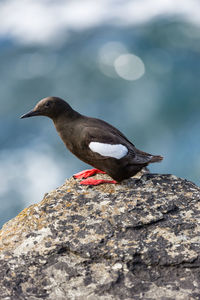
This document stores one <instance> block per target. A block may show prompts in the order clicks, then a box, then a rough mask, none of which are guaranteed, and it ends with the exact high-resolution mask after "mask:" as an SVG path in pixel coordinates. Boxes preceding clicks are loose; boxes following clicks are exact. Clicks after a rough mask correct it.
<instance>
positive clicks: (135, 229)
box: [0, 172, 200, 300]
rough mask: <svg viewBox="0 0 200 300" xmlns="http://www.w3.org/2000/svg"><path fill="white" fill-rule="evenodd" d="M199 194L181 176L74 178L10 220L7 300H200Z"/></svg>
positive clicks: (0, 295)
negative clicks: (86, 181)
mask: <svg viewBox="0 0 200 300" xmlns="http://www.w3.org/2000/svg"><path fill="white" fill-rule="evenodd" d="M96 177H97V178H106V175H102V174H101V175H96ZM199 200H200V188H199V187H197V186H196V185H195V184H193V183H191V182H189V181H187V180H184V179H180V178H177V177H176V176H173V175H159V174H147V173H146V174H145V172H143V173H142V174H139V176H137V177H132V178H130V179H128V180H125V181H124V182H122V183H121V184H116V185H111V184H105V185H100V186H93V187H91V186H81V185H80V184H79V180H75V179H73V178H70V179H69V180H67V181H66V182H65V184H64V185H62V186H61V187H59V188H57V189H56V190H55V191H52V192H50V193H47V194H45V196H44V199H43V200H42V201H41V202H40V203H38V204H35V205H32V206H30V207H28V208H26V209H24V210H23V211H22V212H21V213H20V214H19V215H18V216H17V217H16V218H14V219H12V220H11V221H9V222H8V223H6V224H5V225H4V226H3V228H2V230H1V232H0V250H1V251H0V264H1V273H0V299H30V300H36V299H51V300H54V299H56V300H66V299H70V300H71V299H75V300H76V299H88V300H92V299H102V300H103V299H120V300H123V299H127V300H128V299H136V300H137V299H144V300H145V299H148V300H150V299H168V300H169V299H172V300H174V299H178V300H179V299H180V300H182V299H183V300H185V299H191V300H192V299H199V298H198V297H199V295H200V283H199V272H200V262H199V254H200V214H199V212H200V202H199Z"/></svg>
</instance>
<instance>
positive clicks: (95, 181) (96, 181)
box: [80, 178, 117, 185]
mask: <svg viewBox="0 0 200 300" xmlns="http://www.w3.org/2000/svg"><path fill="white" fill-rule="evenodd" d="M102 183H114V184H116V183H117V181H115V180H106V179H93V178H89V179H85V180H82V181H81V182H80V184H83V185H99V184H102Z"/></svg>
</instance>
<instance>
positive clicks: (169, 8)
mask: <svg viewBox="0 0 200 300" xmlns="http://www.w3.org/2000/svg"><path fill="white" fill-rule="evenodd" d="M0 20H1V23H0V103H1V109H0V204H1V209H0V225H2V224H3V223H4V222H6V221H7V220H9V219H10V218H12V217H14V216H15V215H17V214H18V213H19V212H20V211H21V210H22V209H23V208H24V207H26V206H28V205H30V204H33V203H36V202H39V201H40V200H41V199H42V197H43V195H44V193H45V192H48V191H50V190H52V189H55V188H56V187H58V186H59V185H61V184H63V183H64V181H65V179H66V178H68V177H70V176H72V174H73V173H75V172H78V171H81V170H82V169H84V168H88V166H86V165H85V164H84V163H82V162H81V161H79V160H78V159H77V158H75V157H74V156H73V155H72V154H71V153H69V152H68V151H67V150H66V149H65V146H64V144H63V143H62V141H61V140H60V138H59V137H58V135H57V133H56V131H55V128H54V126H53V123H52V122H51V121H50V120H49V119H47V118H44V117H37V118H30V119H24V120H20V119H19V116H20V115H22V114H24V113H26V112H27V111H29V110H30V109H32V108H33V106H34V105H35V104H36V103H37V102H38V101H39V100H40V99H41V98H43V97H47V96H59V97H62V98H64V99H65V100H67V101H68V102H69V103H70V104H71V105H72V107H73V108H74V109H76V110H78V111H79V112H81V113H83V114H85V115H89V116H93V117H98V118H101V119H104V120H106V121H108V122H109V123H111V124H113V125H114V126H116V127H117V128H119V129H120V130H121V131H122V132H123V133H124V134H125V135H126V136H127V137H128V138H129V139H130V140H131V141H132V142H133V143H134V144H135V145H136V146H137V147H138V148H140V149H141V150H144V151H147V152H150V153H153V154H160V155H163V156H164V157H165V159H164V161H163V162H162V163H160V164H154V165H151V167H150V170H151V171H152V172H158V173H172V174H175V175H177V176H180V177H183V178H186V179H188V180H191V181H193V182H195V183H196V184H200V138H199V136H200V132H199V131H200V2H199V0H190V1H188V0H181V1H174V0H162V1H157V0H96V1H93V0H71V1H70V0H7V1H3V0H1V1H0Z"/></svg>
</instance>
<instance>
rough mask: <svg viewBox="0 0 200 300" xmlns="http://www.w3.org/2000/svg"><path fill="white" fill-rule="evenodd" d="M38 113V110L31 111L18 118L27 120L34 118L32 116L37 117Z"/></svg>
mask: <svg viewBox="0 0 200 300" xmlns="http://www.w3.org/2000/svg"><path fill="white" fill-rule="evenodd" d="M39 115H40V112H39V111H38V110H31V111H29V112H28V113H26V114H24V115H22V116H21V117H20V119H24V118H29V117H34V116H39Z"/></svg>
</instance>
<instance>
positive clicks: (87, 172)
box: [73, 169, 106, 179]
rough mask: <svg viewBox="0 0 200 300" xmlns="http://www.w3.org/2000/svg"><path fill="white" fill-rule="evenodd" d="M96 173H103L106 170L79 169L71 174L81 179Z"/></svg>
mask: <svg viewBox="0 0 200 300" xmlns="http://www.w3.org/2000/svg"><path fill="white" fill-rule="evenodd" d="M97 173H101V174H105V173H106V172H104V171H101V170H98V169H90V170H84V171H81V172H79V173H76V174H74V175H73V176H74V178H78V179H81V178H88V177H90V176H93V175H95V174H97Z"/></svg>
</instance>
